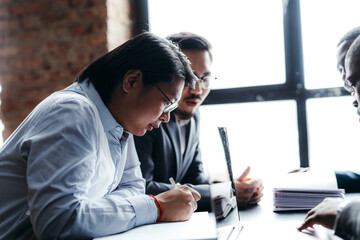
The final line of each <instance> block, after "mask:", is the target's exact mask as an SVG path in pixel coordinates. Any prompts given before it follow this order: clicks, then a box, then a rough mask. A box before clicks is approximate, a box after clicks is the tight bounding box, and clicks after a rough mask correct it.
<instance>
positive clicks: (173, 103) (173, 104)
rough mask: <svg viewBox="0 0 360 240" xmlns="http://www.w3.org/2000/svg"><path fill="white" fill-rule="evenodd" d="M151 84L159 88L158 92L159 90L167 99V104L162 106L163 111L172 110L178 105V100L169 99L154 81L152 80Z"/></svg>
mask: <svg viewBox="0 0 360 240" xmlns="http://www.w3.org/2000/svg"><path fill="white" fill-rule="evenodd" d="M152 85H154V87H156V89H157V90H159V92H161V94H162V95H163V96H164V97H165V98H166V100H167V101H168V103H167V104H168V105H167V106H166V107H165V108H164V110H163V113H169V112H171V111H174V110H175V108H177V107H178V106H179V101H175V102H173V101H171V100H170V98H169V97H168V96H167V95H166V94H165V93H164V92H163V91H162V90H161V89H160V88H159V87H158V86H157V85H156V83H154V82H152Z"/></svg>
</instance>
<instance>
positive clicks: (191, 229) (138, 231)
mask: <svg viewBox="0 0 360 240" xmlns="http://www.w3.org/2000/svg"><path fill="white" fill-rule="evenodd" d="M216 234H217V233H216V224H215V217H214V216H213V215H211V214H209V213H208V212H195V213H194V214H193V215H192V216H191V218H190V220H188V221H184V222H166V223H162V222H161V223H156V224H149V225H144V226H140V227H136V228H134V229H131V230H129V231H127V232H124V233H120V234H116V235H112V236H107V237H101V238H95V239H96V240H121V239H131V240H143V239H156V240H165V239H166V240H174V239H184V240H185V239H197V240H199V239H202V240H204V239H216Z"/></svg>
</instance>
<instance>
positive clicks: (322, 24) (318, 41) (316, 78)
mask: <svg viewBox="0 0 360 240" xmlns="http://www.w3.org/2000/svg"><path fill="white" fill-rule="evenodd" d="M300 3H301V25H302V38H303V51H304V73H305V86H306V88H328V87H341V86H342V81H341V76H340V74H339V73H338V72H337V70H336V45H337V44H338V42H339V40H340V38H341V37H342V36H343V35H344V34H345V33H346V32H347V31H349V30H350V29H352V28H354V27H357V26H359V21H360V15H359V9H360V1H358V0H345V1H344V0H331V1H329V0H316V1H301V2H300Z"/></svg>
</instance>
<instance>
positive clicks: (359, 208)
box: [334, 201, 360, 239]
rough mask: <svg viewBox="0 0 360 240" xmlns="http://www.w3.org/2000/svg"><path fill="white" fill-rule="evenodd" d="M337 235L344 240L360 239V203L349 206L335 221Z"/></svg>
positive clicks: (352, 203)
mask: <svg viewBox="0 0 360 240" xmlns="http://www.w3.org/2000/svg"><path fill="white" fill-rule="evenodd" d="M334 229H335V235H337V236H339V237H341V238H343V239H360V201H357V202H355V201H354V202H351V203H349V204H347V205H346V206H345V207H344V209H343V210H342V211H341V212H339V214H338V216H337V217H336V220H335V228H334Z"/></svg>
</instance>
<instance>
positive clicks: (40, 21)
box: [0, 0, 132, 139]
mask: <svg viewBox="0 0 360 240" xmlns="http://www.w3.org/2000/svg"><path fill="white" fill-rule="evenodd" d="M117 1H121V2H123V3H124V4H125V5H124V4H120V6H119V7H120V8H119V9H117V11H116V16H117V18H118V20H117V21H116V20H115V22H113V23H112V24H115V25H114V26H113V27H114V29H116V22H118V24H119V25H123V28H122V29H123V30H122V31H118V32H117V33H116V34H120V35H122V36H123V37H122V38H120V40H117V41H125V40H127V38H129V37H130V35H131V33H132V29H127V28H131V19H130V20H129V19H128V18H130V17H131V14H130V13H129V9H127V8H130V6H131V2H132V1H130V0H117ZM126 4H128V5H126ZM124 6H125V8H124ZM107 20H108V9H107V1H106V0H0V84H1V87H2V90H1V94H0V98H1V120H2V122H3V124H4V126H5V129H4V131H3V137H4V139H6V138H7V137H8V136H9V135H10V134H11V133H12V132H13V131H14V130H15V128H16V127H17V126H18V125H19V124H20V123H21V121H22V120H23V119H24V118H25V117H26V116H27V115H28V114H29V113H30V111H31V110H32V109H33V108H34V107H35V106H36V105H37V104H38V103H39V102H40V101H41V100H43V99H44V98H46V97H47V96H48V95H49V94H50V93H52V92H54V91H56V90H59V89H63V88H64V87H66V86H68V85H69V84H71V83H72V82H73V81H74V78H75V76H76V75H77V73H78V72H79V71H80V70H81V69H82V68H83V67H85V66H86V65H87V64H88V63H89V62H90V61H92V60H94V59H95V58H96V57H98V56H100V55H102V54H103V53H105V52H107V49H108V48H107V41H108V35H107ZM128 21H129V22H130V24H128V23H129V22H128ZM124 26H125V28H124ZM124 36H125V37H124ZM118 43H119V44H120V43H121V42H118ZM112 44H116V40H115V43H112Z"/></svg>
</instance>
